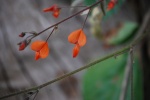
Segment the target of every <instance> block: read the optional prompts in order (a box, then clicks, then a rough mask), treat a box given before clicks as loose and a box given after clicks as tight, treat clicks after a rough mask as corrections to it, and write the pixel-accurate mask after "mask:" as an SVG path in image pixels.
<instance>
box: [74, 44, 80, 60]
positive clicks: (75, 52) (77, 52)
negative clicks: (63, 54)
mask: <svg viewBox="0 0 150 100" xmlns="http://www.w3.org/2000/svg"><path fill="white" fill-rule="evenodd" d="M79 51H80V46H79V45H78V44H77V45H75V47H74V48H73V58H75V57H76V56H77V55H78V54H79Z"/></svg>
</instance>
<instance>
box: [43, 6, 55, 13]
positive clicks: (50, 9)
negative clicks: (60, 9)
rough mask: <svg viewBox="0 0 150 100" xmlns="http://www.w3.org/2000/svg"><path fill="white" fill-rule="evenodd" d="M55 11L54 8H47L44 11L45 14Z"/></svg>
mask: <svg viewBox="0 0 150 100" xmlns="http://www.w3.org/2000/svg"><path fill="white" fill-rule="evenodd" d="M53 10H54V7H53V6H52V7H49V8H45V9H43V12H50V11H53Z"/></svg>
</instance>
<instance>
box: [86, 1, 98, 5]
mask: <svg viewBox="0 0 150 100" xmlns="http://www.w3.org/2000/svg"><path fill="white" fill-rule="evenodd" d="M96 1H97V0H84V2H85V4H86V5H87V6H89V5H92V4H94V3H95V2H96Z"/></svg>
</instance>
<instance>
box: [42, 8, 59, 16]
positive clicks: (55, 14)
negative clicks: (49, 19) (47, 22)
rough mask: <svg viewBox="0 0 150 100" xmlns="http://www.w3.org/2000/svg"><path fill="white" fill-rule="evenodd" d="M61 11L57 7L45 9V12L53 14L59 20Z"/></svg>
mask: <svg viewBox="0 0 150 100" xmlns="http://www.w3.org/2000/svg"><path fill="white" fill-rule="evenodd" d="M60 9H61V8H59V7H58V6H57V5H52V6H51V7H49V8H45V9H43V12H52V14H53V16H54V17H55V18H58V16H59V14H60Z"/></svg>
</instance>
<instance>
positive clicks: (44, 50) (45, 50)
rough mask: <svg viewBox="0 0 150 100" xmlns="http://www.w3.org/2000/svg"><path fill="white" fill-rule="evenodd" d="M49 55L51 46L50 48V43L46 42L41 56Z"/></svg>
mask: <svg viewBox="0 0 150 100" xmlns="http://www.w3.org/2000/svg"><path fill="white" fill-rule="evenodd" d="M48 55H49V48H48V44H47V43H46V44H44V46H43V47H42V49H41V50H40V57H41V58H46V57H47V56H48Z"/></svg>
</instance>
